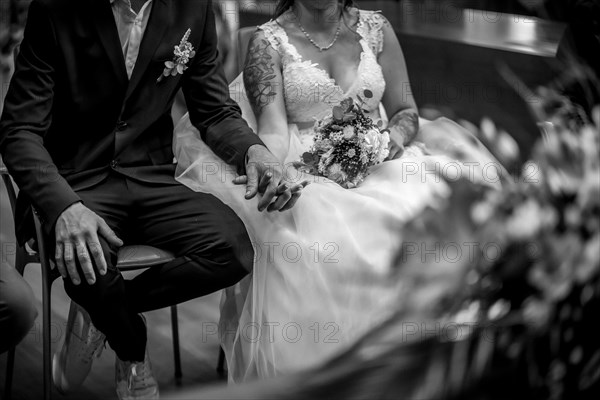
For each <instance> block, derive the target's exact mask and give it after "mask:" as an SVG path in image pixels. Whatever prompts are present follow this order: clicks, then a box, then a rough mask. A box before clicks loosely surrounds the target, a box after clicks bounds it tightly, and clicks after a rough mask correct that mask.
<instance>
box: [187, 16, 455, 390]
mask: <svg viewBox="0 0 600 400" xmlns="http://www.w3.org/2000/svg"><path fill="white" fill-rule="evenodd" d="M382 24H383V19H382V18H381V17H380V15H379V14H377V13H373V12H367V11H360V15H359V23H358V29H357V32H358V34H359V35H360V37H361V39H360V44H361V46H362V55H361V58H360V64H359V65H358V67H357V72H356V74H357V75H356V80H355V82H354V84H353V85H352V87H351V88H350V89H349V90H347V91H346V92H344V90H343V89H342V88H340V86H338V85H337V84H336V82H335V81H334V80H333V79H331V77H329V76H328V74H327V73H326V72H325V71H324V70H322V69H321V68H320V67H319V66H318V65H317V64H313V63H311V62H310V61H309V60H303V59H302V57H301V56H300V55H299V53H298V52H297V50H296V49H295V48H294V46H293V45H292V44H290V43H289V42H288V39H287V35H286V33H285V31H284V30H283V28H281V27H280V26H279V25H278V24H277V23H276V22H274V21H271V22H268V23H266V24H264V25H262V26H261V27H260V29H262V30H263V31H264V33H265V35H266V37H267V39H268V40H269V41H270V43H271V45H272V46H273V47H274V48H275V49H276V50H277V51H278V52H279V53H280V55H281V58H282V64H283V71H282V73H283V80H284V95H285V104H286V110H287V118H288V122H289V131H290V143H289V151H288V156H287V160H286V161H287V162H293V161H297V160H299V158H300V155H301V154H302V153H303V152H304V151H306V150H307V149H308V148H309V147H310V145H311V143H312V140H313V130H312V128H310V126H311V125H312V122H314V120H315V119H318V118H322V117H324V116H326V115H327V114H328V113H330V112H331V108H332V107H333V105H335V104H338V103H339V102H340V101H341V100H342V99H344V98H346V97H349V96H352V97H354V98H356V95H357V94H361V93H362V92H363V90H364V89H369V90H371V91H372V92H373V94H374V95H373V97H372V98H371V99H368V100H367V103H366V107H365V108H367V109H369V111H371V116H373V117H375V118H378V116H379V109H378V107H379V103H380V101H381V98H382V96H383V93H384V90H385V81H384V77H383V73H382V70H381V67H380V66H379V64H378V63H377V54H378V53H379V52H380V51H381V49H382V43H383V37H382ZM241 82H242V81H241V78H240V77H238V79H237V80H236V81H235V82H234V83H233V84H232V85H231V87H230V89H231V92H232V97H233V98H234V99H235V100H237V101H238V102H239V103H240V106H241V107H242V110H243V114H244V117H245V118H246V120H247V121H248V122H249V124H250V125H251V126H254V125H255V122H254V121H255V120H254V117H253V115H252V112H251V111H250V108H249V106H248V104H247V101H246V100H245V97H244V94H243V93H242V87H243V85H242V84H241ZM175 146H176V149H175V154H176V157H177V159H178V177H177V179H178V180H179V181H180V182H181V183H183V184H185V185H187V186H188V187H190V188H192V189H193V190H196V191H202V192H208V193H211V194H213V195H215V196H216V197H218V198H219V199H220V200H221V201H223V202H224V203H225V204H227V205H228V206H229V207H231V208H232V209H233V211H234V212H235V213H236V214H237V215H238V216H239V217H240V218H241V219H242V221H243V222H244V224H245V226H246V228H247V230H248V234H249V235H250V238H251V240H252V242H253V244H254V249H255V262H254V271H253V273H252V274H251V275H249V276H248V277H247V278H245V279H244V280H243V281H242V282H240V283H239V284H238V285H236V286H235V287H233V288H230V289H227V290H226V293H225V295H224V297H223V301H222V305H221V306H222V307H221V325H220V327H219V328H220V335H221V339H222V344H223V347H224V349H225V353H226V359H227V364H228V369H229V377H230V379H231V380H232V381H236V382H238V381H243V380H247V379H251V378H256V377H270V376H273V375H277V374H281V373H287V372H292V371H296V370H299V369H302V368H307V367H310V366H314V365H316V364H317V363H320V362H321V361H324V360H325V359H327V358H328V357H330V356H332V355H334V354H335V353H337V352H339V351H342V350H343V349H345V348H347V347H348V346H349V345H350V344H351V343H352V342H353V341H355V340H356V339H357V338H358V337H360V336H361V335H362V334H363V333H365V332H366V331H368V330H369V329H371V328H373V327H374V326H376V324H377V323H379V322H381V321H382V320H383V319H384V318H386V316H388V315H389V314H390V313H391V312H393V311H394V310H395V309H396V308H397V307H398V303H397V301H398V300H397V299H398V297H399V293H400V290H402V283H401V282H398V281H396V280H394V279H389V273H390V268H391V265H392V263H393V260H394V257H395V256H396V254H397V251H398V250H399V248H400V246H401V244H402V241H403V238H402V236H401V234H400V229H401V227H402V225H403V223H404V222H405V221H406V220H407V219H408V218H410V217H412V216H414V215H415V213H417V212H419V211H420V210H422V209H423V208H424V207H425V206H427V205H428V204H432V202H434V201H435V199H436V198H437V196H444V195H445V194H446V192H447V191H448V187H447V185H446V184H445V183H444V182H443V181H442V179H440V178H439V177H436V175H435V174H434V173H433V171H434V170H435V169H436V168H437V169H438V170H439V169H441V168H443V167H444V166H449V165H452V166H453V167H456V166H457V165H458V164H459V163H457V162H455V161H453V160H451V159H450V158H448V157H445V156H426V155H424V154H423V152H422V151H421V147H419V146H410V147H408V148H407V149H406V152H405V154H404V155H403V156H402V158H401V159H399V160H395V161H390V162H385V163H383V164H381V165H378V166H375V167H373V168H372V169H371V173H370V175H369V176H368V177H367V179H366V180H365V181H364V183H362V184H361V185H360V186H359V187H358V188H356V189H351V190H346V189H342V188H341V187H340V186H338V185H337V184H335V183H333V182H331V181H328V180H326V179H324V178H317V177H310V180H311V181H312V184H311V185H309V186H308V187H306V188H305V190H304V191H303V194H302V196H301V198H300V200H299V201H298V203H297V204H296V206H295V207H294V208H293V209H291V210H289V211H286V212H282V213H266V212H263V213H260V212H258V211H257V201H258V199H257V198H255V199H253V200H251V201H247V200H245V199H244V192H245V187H243V186H235V185H233V184H232V183H231V180H232V179H233V177H234V176H235V172H234V170H233V168H232V167H228V166H226V165H224V164H223V162H222V161H221V160H220V159H219V158H218V157H216V156H215V155H214V154H213V153H212V151H211V150H210V149H209V148H208V147H207V146H206V145H205V144H204V143H203V142H202V141H201V140H200V139H199V135H198V132H197V131H196V130H195V128H193V127H192V126H191V124H190V122H189V120H188V119H187V118H186V117H184V119H183V120H182V121H181V122H180V123H179V125H178V126H177V128H176V145H175ZM299 179H300V177H299Z"/></svg>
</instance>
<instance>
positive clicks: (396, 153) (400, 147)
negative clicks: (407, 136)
mask: <svg viewBox="0 0 600 400" xmlns="http://www.w3.org/2000/svg"><path fill="white" fill-rule="evenodd" d="M389 146H390V154H389V155H388V156H387V158H386V160H395V159H397V158H400V157H402V154H404V138H403V137H402V135H400V134H399V133H397V132H394V133H390V144H389Z"/></svg>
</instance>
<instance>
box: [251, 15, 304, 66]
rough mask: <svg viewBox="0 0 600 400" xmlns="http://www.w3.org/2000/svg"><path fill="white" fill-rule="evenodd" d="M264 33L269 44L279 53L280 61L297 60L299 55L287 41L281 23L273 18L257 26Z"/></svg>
mask: <svg viewBox="0 0 600 400" xmlns="http://www.w3.org/2000/svg"><path fill="white" fill-rule="evenodd" d="M258 29H260V30H262V31H263V32H264V33H265V37H266V39H267V40H268V41H269V43H270V44H271V46H272V47H273V48H274V49H275V51H277V52H278V53H279V56H280V57H281V60H282V62H283V63H284V64H285V63H287V62H290V61H297V59H298V57H299V55H298V54H297V52H296V51H295V49H294V48H293V47H292V46H291V45H290V43H289V41H288V36H287V33H286V32H285V29H283V27H282V26H281V25H279V24H278V23H277V21H275V20H271V21H269V22H267V23H264V24H262V25H260V26H259V27H258Z"/></svg>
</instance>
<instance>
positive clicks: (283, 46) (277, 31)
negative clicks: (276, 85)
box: [259, 10, 385, 125]
mask: <svg viewBox="0 0 600 400" xmlns="http://www.w3.org/2000/svg"><path fill="white" fill-rule="evenodd" d="M383 23H384V18H383V16H382V15H381V14H379V13H377V12H374V11H364V10H360V11H359V15H358V25H357V33H358V34H359V36H360V40H359V41H360V45H361V47H362V52H361V56H360V62H359V64H358V68H357V77H356V79H355V80H354V84H353V85H352V86H351V87H350V88H349V89H348V90H347V91H346V92H344V90H343V89H342V88H341V87H340V86H339V85H338V84H337V83H336V82H335V80H334V79H333V78H331V77H330V76H329V74H328V73H327V72H326V71H325V70H324V69H322V68H321V67H320V66H319V64H318V63H313V62H312V61H311V60H304V59H303V58H302V56H301V55H300V54H299V53H298V50H297V49H296V47H295V46H294V45H293V44H291V43H290V42H289V40H288V36H287V33H286V32H285V30H284V29H283V27H281V26H280V25H279V24H278V23H277V22H276V21H273V20H272V21H269V22H267V23H266V24H263V25H261V26H260V27H259V29H262V30H263V31H264V33H265V37H266V38H267V40H269V42H270V44H271V46H273V48H274V49H275V50H276V51H277V52H278V53H279V55H280V57H281V60H282V76H283V90H284V99H285V108H286V112H287V118H288V123H290V124H291V123H296V124H299V125H306V123H311V122H314V121H315V120H317V119H321V118H323V117H325V116H327V115H328V114H329V113H330V112H331V109H332V108H333V106H335V105H337V104H339V102H340V101H341V100H343V99H344V98H347V97H353V98H354V99H356V98H357V95H362V93H363V91H364V90H365V89H369V90H370V91H371V92H373V97H372V98H371V99H365V100H367V102H366V104H365V108H366V109H368V110H369V111H373V112H374V114H375V116H377V115H378V107H379V103H380V102H381V98H382V97H383V92H384V90H385V80H384V77H383V72H382V70H381V66H380V65H379V64H378V62H377V55H378V54H379V53H380V52H381V50H382V49H383V31H382V28H383Z"/></svg>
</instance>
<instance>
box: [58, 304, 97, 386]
mask: <svg viewBox="0 0 600 400" xmlns="http://www.w3.org/2000/svg"><path fill="white" fill-rule="evenodd" d="M105 339H106V336H104V334H103V333H102V332H100V331H99V330H98V329H96V327H94V325H93V324H92V320H91V319H90V315H89V314H88V313H87V312H86V311H85V310H84V309H83V308H82V307H80V306H79V305H78V304H77V303H75V302H74V301H71V307H70V309H69V319H68V320H67V330H66V335H65V340H64V342H63V345H62V347H61V349H60V351H57V352H56V353H55V354H54V357H53V358H52V380H53V381H54V386H56V389H58V391H59V392H61V393H62V394H66V393H67V392H69V391H71V390H74V389H77V388H78V387H79V386H81V384H82V383H83V381H85V378H87V376H88V375H89V373H90V370H91V369H92V363H93V361H94V359H95V358H98V357H100V354H102V349H103V348H104V341H105Z"/></svg>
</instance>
